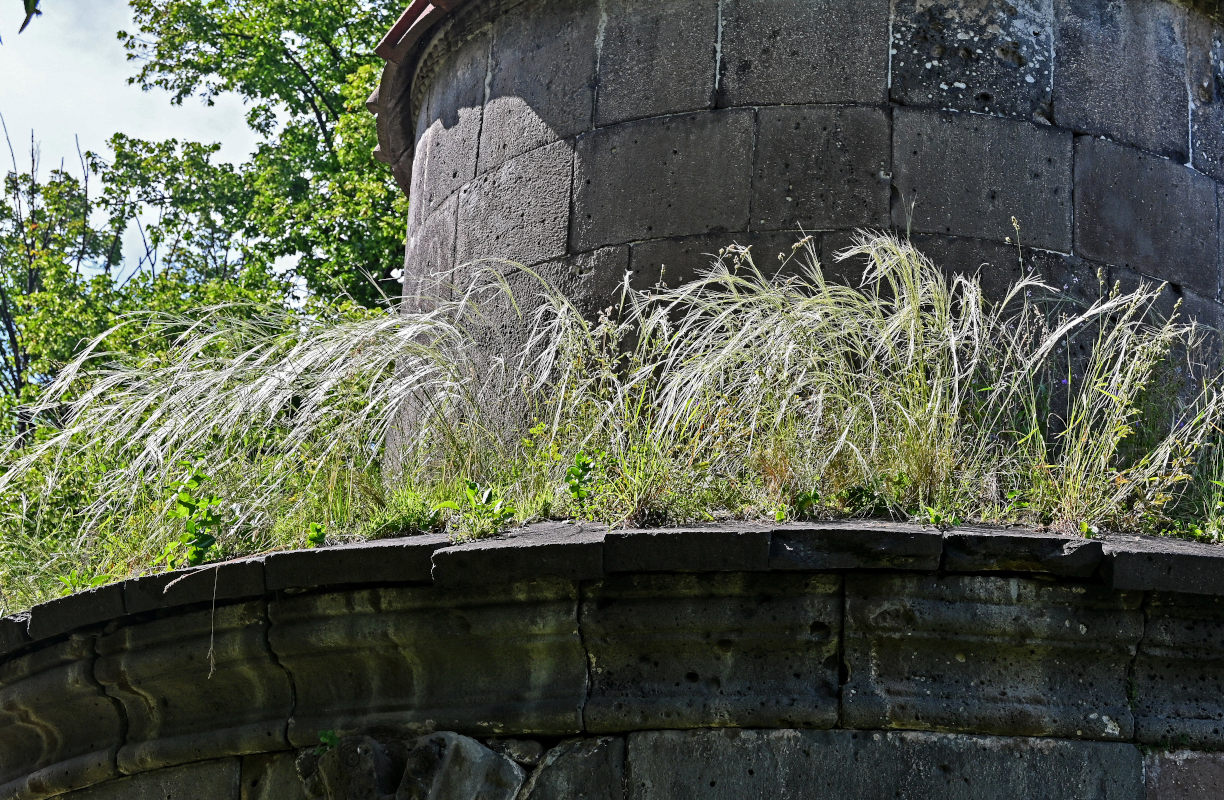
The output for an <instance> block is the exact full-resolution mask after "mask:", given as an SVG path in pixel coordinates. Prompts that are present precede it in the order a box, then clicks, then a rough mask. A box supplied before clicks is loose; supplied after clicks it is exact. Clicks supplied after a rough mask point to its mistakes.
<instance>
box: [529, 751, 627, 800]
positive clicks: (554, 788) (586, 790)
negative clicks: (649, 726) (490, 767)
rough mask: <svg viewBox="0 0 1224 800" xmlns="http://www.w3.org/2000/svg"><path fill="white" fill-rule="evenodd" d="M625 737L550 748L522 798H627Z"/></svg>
mask: <svg viewBox="0 0 1224 800" xmlns="http://www.w3.org/2000/svg"><path fill="white" fill-rule="evenodd" d="M624 773H625V740H624V739H620V738H612V737H600V738H595V739H571V740H569V741H565V742H561V743H560V744H558V745H557V746H556V747H554V748H552V749H551V750H549V751H548V753H547V754H546V755H545V756H544V760H543V762H542V763H541V764H540V766H539V767H538V768H537V769H536V770H535V772H533V773H532V775H531V777H530V778H529V779H528V781H527V784H526V785H525V786H524V787H523V791H522V793H521V794H520V795H519V796H520V797H521V798H522V800H575V799H576V798H582V800H624V797H625V790H624V780H625V775H624Z"/></svg>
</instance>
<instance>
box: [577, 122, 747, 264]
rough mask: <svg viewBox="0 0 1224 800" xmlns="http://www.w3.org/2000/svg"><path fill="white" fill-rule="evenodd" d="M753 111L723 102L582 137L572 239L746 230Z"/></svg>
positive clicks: (589, 244) (586, 242) (596, 243)
mask: <svg viewBox="0 0 1224 800" xmlns="http://www.w3.org/2000/svg"><path fill="white" fill-rule="evenodd" d="M753 117H754V113H753V112H752V111H751V110H747V109H728V110H726V111H716V112H708V113H700V114H686V115H680V116H674V117H664V118H657V119H647V120H640V121H637V122H628V123H625V124H622V125H616V126H614V127H610V128H604V129H602V130H598V131H596V132H594V133H591V134H587V135H584V136H582V137H580V138H579V139H578V160H577V164H576V169H575V176H574V181H575V183H574V214H573V218H572V219H571V220H570V223H571V225H570V228H571V229H570V243H571V247H572V248H573V249H574V250H576V251H585V250H593V249H595V248H597V247H601V246H603V245H608V244H621V243H623V242H630V241H636V240H639V239H653V238H660V237H666V236H683V235H690V234H698V233H715V232H719V231H742V230H746V229H747V228H748V197H749V193H750V191H749V189H750V184H751V182H752V141H753V135H754V133H753V129H754V119H753Z"/></svg>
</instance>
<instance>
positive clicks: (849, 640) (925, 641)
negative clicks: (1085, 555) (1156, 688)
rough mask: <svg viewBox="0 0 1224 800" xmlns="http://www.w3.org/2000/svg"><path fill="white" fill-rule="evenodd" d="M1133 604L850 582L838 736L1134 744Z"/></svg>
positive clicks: (1138, 619)
mask: <svg viewBox="0 0 1224 800" xmlns="http://www.w3.org/2000/svg"><path fill="white" fill-rule="evenodd" d="M1139 600H1140V595H1128V594H1125V593H1120V592H1114V591H1110V590H1107V589H1099V588H1093V587H1088V586H1078V585H1057V584H1050V583H1046V582H1042V581H1037V580H1032V579H1024V578H1004V577H997V578H996V577H980V576H964V575H954V576H947V577H942V578H940V577H931V576H920V575H912V576H907V575H882V576H879V577H872V576H869V575H861V574H860V575H849V576H847V578H846V626H845V633H844V634H843V636H844V647H845V660H846V665H847V668H848V670H849V678H848V681H847V682H846V684H845V685H844V686H843V691H842V724H843V725H845V726H846V727H855V728H909V729H920V730H921V729H926V730H945V731H963V732H967V733H999V734H1005V735H1009V736H1062V737H1074V738H1085V739H1115V740H1118V739H1129V738H1130V737H1131V736H1132V735H1133V733H1134V717H1133V714H1132V710H1131V708H1130V705H1129V703H1128V702H1127V695H1126V683H1127V674H1128V668H1129V665H1130V660H1131V656H1132V654H1133V653H1134V650H1135V646H1136V645H1137V643H1138V641H1139V637H1140V634H1141V632H1142V626H1143V619H1142V615H1141V613H1140V612H1139V610H1138V605H1139Z"/></svg>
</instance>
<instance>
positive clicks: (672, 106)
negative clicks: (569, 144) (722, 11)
mask: <svg viewBox="0 0 1224 800" xmlns="http://www.w3.org/2000/svg"><path fill="white" fill-rule="evenodd" d="M720 2H721V0H668V2H666V3H659V2H655V0H604V2H603V3H602V5H601V8H602V10H603V14H604V19H603V22H602V35H601V36H600V37H599V39H598V45H597V47H598V59H599V88H598V90H597V91H598V99H597V100H596V105H595V124H597V125H609V124H611V123H614V122H621V121H624V120H627V119H638V118H640V117H652V116H658V115H662V114H675V113H677V112H681V111H695V110H697V109H701V108H709V107H710V106H711V105H712V104H713V101H714V75H715V69H716V68H715V53H716V49H717V46H718V27H719V20H718V8H719V4H720Z"/></svg>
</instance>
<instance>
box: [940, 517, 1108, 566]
mask: <svg viewBox="0 0 1224 800" xmlns="http://www.w3.org/2000/svg"><path fill="white" fill-rule="evenodd" d="M1103 558H1104V556H1103V554H1102V551H1101V543H1100V541H1094V540H1091V539H1085V538H1083V537H1082V536H1063V535H1059V534H1054V533H1037V532H1035V531H1027V530H990V529H976V528H974V529H964V528H957V529H955V530H952V531H949V532H948V534H947V535H946V536H945V537H944V560H943V568H944V569H945V570H947V571H949V572H1036V573H1049V574H1051V575H1063V576H1068V577H1076V578H1087V577H1091V576H1092V575H1094V574H1095V573H1096V571H1097V569H1098V568H1099V567H1100V565H1101V561H1102V559H1103Z"/></svg>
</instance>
